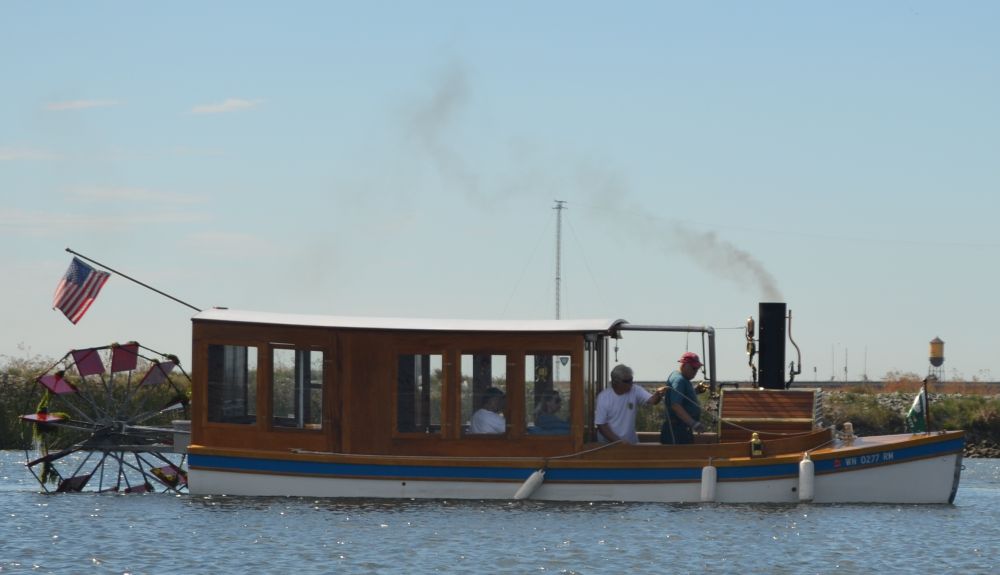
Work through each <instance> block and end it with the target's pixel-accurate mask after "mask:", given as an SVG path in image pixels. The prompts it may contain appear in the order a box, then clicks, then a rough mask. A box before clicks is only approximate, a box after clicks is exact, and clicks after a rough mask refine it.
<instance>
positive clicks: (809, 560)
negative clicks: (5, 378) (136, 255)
mask: <svg viewBox="0 0 1000 575" xmlns="http://www.w3.org/2000/svg"><path fill="white" fill-rule="evenodd" d="M23 461H24V454H23V452H17V451H0V513H2V514H3V520H2V521H0V549H2V551H0V573H135V574H139V573H168V572H177V573H234V572H238V571H241V570H243V571H245V570H253V572H255V573H272V572H273V573H277V572H294V573H302V574H309V573H334V572H336V573H417V574H420V573H456V572H476V573H481V572H490V573H621V572H625V571H631V572H641V573H647V572H648V573H654V572H656V573H668V572H669V573H698V574H701V573H734V572H743V573H788V574H792V573H795V574H799V573H872V572H878V571H882V572H887V573H920V574H927V573H944V572H952V573H998V572H1000V522H997V520H996V516H997V515H998V512H1000V460H998V459H979V460H966V461H965V467H966V469H965V471H964V472H963V476H962V484H961V487H960V488H959V491H958V496H957V498H956V500H955V504H954V505H932V506H916V505H811V504H796V505H756V504H755V505H725V506H721V505H704V504H694V505H671V504H660V503H656V504H642V503H627V504H626V503H593V504H586V503H572V504H569V503H567V504H559V503H540V502H531V501H527V502H524V501H519V502H512V501H464V500H463V501H459V500H455V501H400V500H392V501H383V500H370V499H368V500H366V499H358V500H347V501H345V500H316V499H309V498H251V497H200V496H197V497H196V496H188V495H183V496H177V495H161V494H146V495H113V494H100V495H97V494H61V495H43V494H39V493H38V486H37V485H36V484H35V482H34V481H35V480H34V478H33V477H32V476H31V475H30V474H29V473H28V472H27V471H26V470H25V469H24V467H23Z"/></svg>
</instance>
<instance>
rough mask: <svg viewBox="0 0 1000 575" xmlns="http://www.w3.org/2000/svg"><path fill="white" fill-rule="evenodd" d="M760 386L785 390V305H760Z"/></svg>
mask: <svg viewBox="0 0 1000 575" xmlns="http://www.w3.org/2000/svg"><path fill="white" fill-rule="evenodd" d="M758 317H759V318H760V324H759V328H758V329H759V330H760V331H759V332H758V339H759V343H760V346H759V347H760V350H759V352H758V353H759V354H760V358H759V359H758V363H759V364H760V386H761V387H763V388H764V389H785V304H784V303H764V302H761V303H760V307H759V313H758Z"/></svg>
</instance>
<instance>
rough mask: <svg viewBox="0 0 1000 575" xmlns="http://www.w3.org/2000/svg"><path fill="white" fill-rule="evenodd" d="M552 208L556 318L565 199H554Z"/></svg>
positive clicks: (557, 314) (557, 315)
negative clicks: (554, 223)
mask: <svg viewBox="0 0 1000 575" xmlns="http://www.w3.org/2000/svg"><path fill="white" fill-rule="evenodd" d="M555 202H556V205H555V207H554V208H552V209H553V210H555V211H556V319H560V317H559V316H560V309H559V303H560V302H559V288H560V285H561V284H562V211H563V210H565V209H566V201H565V200H556V201H555Z"/></svg>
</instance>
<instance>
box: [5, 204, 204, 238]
mask: <svg viewBox="0 0 1000 575" xmlns="http://www.w3.org/2000/svg"><path fill="white" fill-rule="evenodd" d="M206 219H207V216H206V215H205V214H201V213H197V212H177V211H171V210H162V211H157V210H144V211H138V212H133V213H122V214H116V215H100V216H98V215H94V214H92V213H73V212H46V211H32V210H20V209H17V208H15V209H12V210H0V235H7V234H9V235H15V236H34V237H39V236H50V235H64V234H65V233H66V232H67V230H73V231H75V232H80V233H84V232H85V233H92V234H101V233H119V232H121V231H122V230H126V229H133V228H143V229H145V228H149V227H151V226H156V225H166V224H188V223H196V222H203V221H205V220H206Z"/></svg>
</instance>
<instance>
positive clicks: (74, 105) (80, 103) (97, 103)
mask: <svg viewBox="0 0 1000 575" xmlns="http://www.w3.org/2000/svg"><path fill="white" fill-rule="evenodd" d="M119 104H120V102H118V100H68V101H66V102H50V103H48V104H46V105H45V109H46V110H48V111H50V112H66V111H68V110H86V109H88V108H110V107H112V106H118V105H119Z"/></svg>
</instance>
